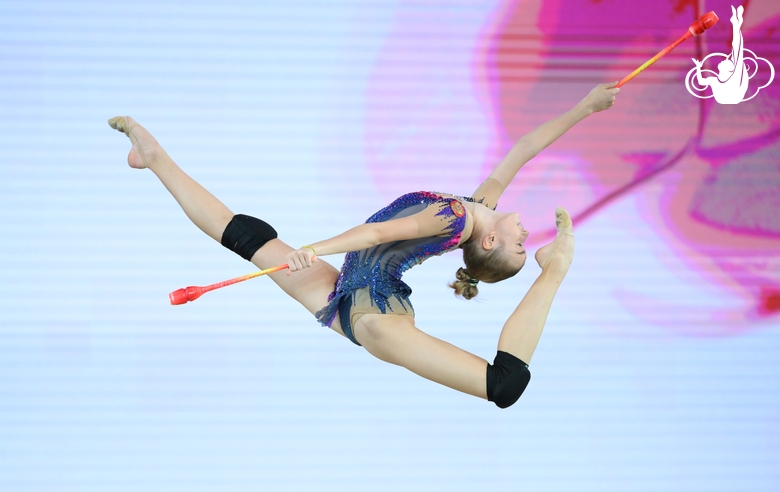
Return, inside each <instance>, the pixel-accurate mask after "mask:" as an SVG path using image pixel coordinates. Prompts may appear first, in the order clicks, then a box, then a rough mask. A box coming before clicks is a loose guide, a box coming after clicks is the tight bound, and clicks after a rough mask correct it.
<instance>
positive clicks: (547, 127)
mask: <svg viewBox="0 0 780 492" xmlns="http://www.w3.org/2000/svg"><path fill="white" fill-rule="evenodd" d="M615 84H616V82H612V83H609V84H600V85H598V86H596V87H595V88H594V89H593V90H591V91H590V93H589V94H588V95H587V96H586V97H585V99H583V100H582V101H580V102H579V103H577V105H576V106H574V108H572V109H570V110H569V111H567V112H566V113H564V114H562V115H561V116H559V117H557V118H555V119H553V120H551V121H548V122H547V123H544V124H542V125H541V126H539V127H537V128H536V129H535V130H533V131H532V132H531V133H528V134H526V135H523V136H522V137H520V140H518V141H517V143H516V144H515V146H514V147H513V148H512V150H510V151H509V153H508V154H507V156H506V157H505V158H504V160H502V161H501V163H500V164H499V165H498V166H497V167H496V169H495V170H493V172H492V173H490V176H488V178H487V179H486V180H485V181H484V182H483V183H482V184H481V185H480V186H479V188H477V190H476V191H475V192H474V193H473V194H472V195H471V196H472V197H473V198H475V199H477V200H482V203H484V204H485V205H487V206H488V207H490V208H493V207H495V206H496V203H498V198H499V197H500V196H501V194H502V193H503V192H504V190H506V188H507V186H509V183H511V182H512V180H513V179H514V178H515V175H517V172H518V171H519V170H520V168H521V167H523V166H524V165H525V163H526V162H528V161H529V160H531V159H532V158H533V157H534V156H536V154H538V153H539V152H541V151H542V150H544V149H545V148H546V147H547V146H548V145H550V144H551V143H553V142H554V141H556V140H557V139H558V138H559V137H560V136H561V135H563V134H564V133H566V132H567V131H568V130H569V129H570V128H571V127H573V126H574V125H576V124H577V123H579V122H580V121H582V120H583V119H585V118H586V117H587V116H589V115H591V114H593V113H596V112H598V111H603V110H605V109H607V108H609V107H611V106H612V105H613V104H614V103H615V96H616V95H617V93H619V92H620V89H617V88H615Z"/></svg>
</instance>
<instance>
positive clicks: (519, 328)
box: [355, 209, 574, 408]
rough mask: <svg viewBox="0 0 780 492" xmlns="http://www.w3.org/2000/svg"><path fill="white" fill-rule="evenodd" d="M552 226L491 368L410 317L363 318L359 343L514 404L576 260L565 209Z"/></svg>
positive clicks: (468, 389)
mask: <svg viewBox="0 0 780 492" xmlns="http://www.w3.org/2000/svg"><path fill="white" fill-rule="evenodd" d="M556 223H557V225H558V234H557V236H556V238H555V240H554V241H553V242H552V243H550V244H549V245H547V246H544V247H542V248H541V249H540V250H539V251H538V252H537V254H536V260H537V261H538V262H539V264H540V266H541V267H542V273H541V275H539V278H538V279H537V280H536V282H534V284H533V285H532V286H531V288H530V289H529V291H528V293H527V294H526V295H525V297H524V298H523V300H522V301H521V302H520V304H519V305H518V307H517V309H515V311H514V313H512V315H511V316H510V317H509V319H508V320H507V322H506V323H505V324H504V328H503V330H502V331H501V336H500V337H499V341H498V352H497V354H496V358H495V359H494V362H493V364H488V362H487V361H486V360H485V359H482V358H480V357H478V356H476V355H474V354H471V353H469V352H466V351H465V350H461V349H460V348H458V347H456V346H454V345H452V344H449V343H447V342H445V341H442V340H439V339H437V338H434V337H432V336H430V335H428V334H426V333H424V332H422V331H420V330H419V329H417V328H416V327H415V325H414V320H413V319H412V317H411V316H383V315H378V314H366V315H364V316H363V317H361V318H360V319H359V320H358V321H357V323H356V324H355V336H356V338H357V340H358V341H359V342H360V343H361V344H362V345H363V347H365V348H366V350H368V351H369V352H370V353H371V354H373V355H374V356H375V357H377V358H379V359H382V360H384V361H386V362H390V363H393V364H397V365H400V366H403V367H405V368H407V369H409V370H410V371H412V372H414V373H416V374H419V375H420V376H422V377H424V378H427V379H430V380H432V381H435V382H437V383H440V384H443V385H445V386H449V387H450V388H453V389H456V390H458V391H462V392H464V393H468V394H470V395H474V396H478V397H480V398H485V399H488V400H490V401H493V402H495V404H496V405H497V406H499V407H500V408H506V407H508V406H510V405H512V404H514V403H515V402H516V401H517V399H518V398H520V395H522V393H523V391H524V390H525V388H526V386H527V385H528V382H529V380H530V377H531V374H530V372H529V371H528V362H530V361H531V356H532V355H533V353H534V350H535V349H536V346H537V344H538V342H539V338H540V337H541V335H542V330H543V329H544V324H545V322H546V320H547V314H548V313H549V311H550V306H551V305H552V301H553V298H554V297H555V293H556V292H557V291H558V287H559V286H560V284H561V282H562V281H563V278H564V277H565V275H566V272H567V271H568V269H569V265H570V264H571V261H572V257H573V255H574V236H573V234H572V225H571V219H570V218H569V215H568V213H566V211H565V210H563V209H559V210H558V211H556Z"/></svg>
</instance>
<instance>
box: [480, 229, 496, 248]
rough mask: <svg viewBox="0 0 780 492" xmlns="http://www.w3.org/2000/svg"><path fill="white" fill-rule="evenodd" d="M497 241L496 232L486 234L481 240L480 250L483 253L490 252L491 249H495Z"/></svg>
mask: <svg viewBox="0 0 780 492" xmlns="http://www.w3.org/2000/svg"><path fill="white" fill-rule="evenodd" d="M497 241H498V239H497V236H496V231H490V232H488V233H487V235H486V236H485V237H483V238H482V242H481V243H480V244H482V249H484V250H485V251H491V250H492V249H493V248H495V247H496V245H497V244H498V243H497Z"/></svg>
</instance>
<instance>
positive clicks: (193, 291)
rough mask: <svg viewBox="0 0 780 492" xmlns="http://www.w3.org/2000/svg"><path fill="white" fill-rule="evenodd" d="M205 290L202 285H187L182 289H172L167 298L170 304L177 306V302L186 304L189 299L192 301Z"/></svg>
mask: <svg viewBox="0 0 780 492" xmlns="http://www.w3.org/2000/svg"><path fill="white" fill-rule="evenodd" d="M204 292H205V290H204V289H203V288H202V287H192V286H190V287H187V288H184V289H179V290H174V291H173V292H171V293H170V294H168V299H170V300H171V304H173V305H174V306H177V305H179V304H187V303H188V302H189V301H194V300H195V299H197V298H198V297H200V296H202V295H203V293H204Z"/></svg>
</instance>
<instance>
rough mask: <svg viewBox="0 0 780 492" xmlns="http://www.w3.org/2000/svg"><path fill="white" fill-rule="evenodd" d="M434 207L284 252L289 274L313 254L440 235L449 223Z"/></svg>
mask: <svg viewBox="0 0 780 492" xmlns="http://www.w3.org/2000/svg"><path fill="white" fill-rule="evenodd" d="M437 212H439V208H438V207H433V206H431V207H427V208H426V209H425V210H423V211H421V212H419V213H416V214H414V215H410V216H408V217H403V218H400V219H393V220H388V221H385V222H370V223H367V224H361V225H359V226H357V227H353V228H352V229H350V230H348V231H346V232H343V233H341V234H339V235H338V236H334V237H332V238H330V239H325V240H324V241H318V242H316V243H313V244H311V245H309V246H308V247H302V248H301V249H299V250H297V251H293V252H291V253H289V254H288V255H287V260H288V262H287V264H288V265H290V269H289V273H292V272H294V271H296V270H300V269H302V268H307V267H310V266H311V265H312V262H314V261H316V259H315V254H316V256H327V255H335V254H338V253H347V252H350V251H360V250H362V249H366V248H372V247H374V246H377V245H379V244H384V243H389V242H393V241H403V240H405V239H415V238H418V237H429V236H436V235H439V234H442V233H443V232H444V229H445V228H446V227H447V226H448V225H449V222H448V221H447V220H446V219H444V218H442V217H440V216H437V215H436V213H437Z"/></svg>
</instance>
